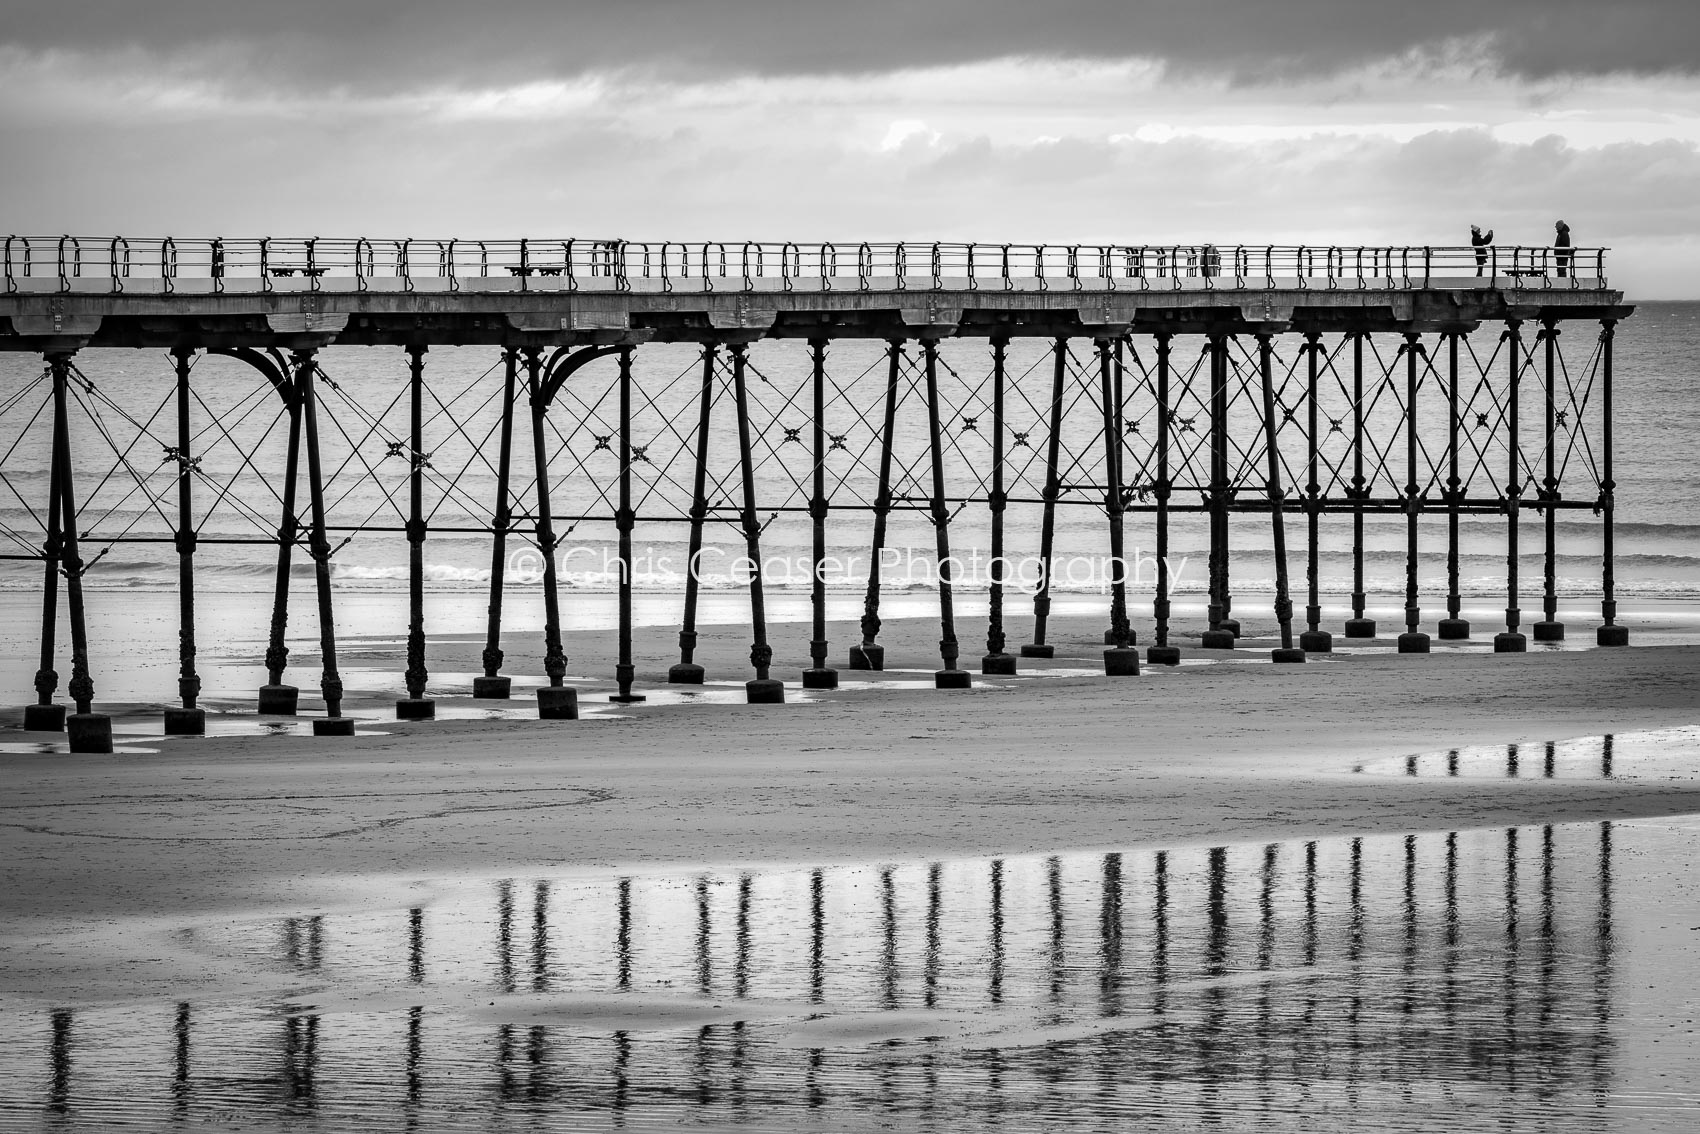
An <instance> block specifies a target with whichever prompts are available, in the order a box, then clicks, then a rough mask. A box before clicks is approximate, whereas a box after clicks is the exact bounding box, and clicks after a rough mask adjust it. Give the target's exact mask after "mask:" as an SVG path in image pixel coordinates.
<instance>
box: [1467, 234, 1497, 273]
mask: <svg viewBox="0 0 1700 1134" xmlns="http://www.w3.org/2000/svg"><path fill="white" fill-rule="evenodd" d="M1492 243H1493V229H1491V228H1490V229H1488V230H1487V231H1486V232H1483V231H1482V226H1481V225H1479V224H1473V225H1471V226H1470V245H1471V246H1472V247H1473V248H1475V250H1476V275H1478V276H1479V275H1481V274H1482V269H1483V268H1485V267H1487V261H1488V254H1487V249H1488V245H1490V244H1492Z"/></svg>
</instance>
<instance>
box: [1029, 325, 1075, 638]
mask: <svg viewBox="0 0 1700 1134" xmlns="http://www.w3.org/2000/svg"><path fill="white" fill-rule="evenodd" d="M1051 350H1052V362H1053V366H1052V370H1051V426H1050V435H1049V440H1048V442H1047V445H1046V453H1045V491H1044V497H1045V511H1044V515H1043V518H1042V519H1041V520H1040V522H1039V585H1038V587H1036V588H1035V589H1034V591H1033V640H1032V641H1031V642H1029V643H1027V644H1026V645H1023V646H1022V647H1021V656H1022V657H1024V658H1049V657H1055V656H1056V648H1055V647H1054V646H1051V645H1050V644H1049V643H1047V642H1046V641H1045V622H1046V620H1047V619H1049V618H1050V616H1051V567H1052V563H1051V551H1052V549H1053V547H1054V546H1055V540H1056V529H1057V498H1058V497H1059V496H1061V495H1062V467H1061V461H1062V418H1063V384H1064V381H1065V380H1066V378H1067V376H1068V339H1066V338H1063V337H1060V336H1059V337H1058V339H1057V341H1056V345H1055V346H1053V347H1052V348H1051Z"/></svg>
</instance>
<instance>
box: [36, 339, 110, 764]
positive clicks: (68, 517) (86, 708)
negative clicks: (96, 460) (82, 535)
mask: <svg viewBox="0 0 1700 1134" xmlns="http://www.w3.org/2000/svg"><path fill="white" fill-rule="evenodd" d="M47 362H48V365H49V367H51V368H52V371H53V449H54V454H55V456H56V457H57V460H55V461H54V462H53V464H54V467H55V468H56V469H57V474H58V478H59V531H60V543H59V562H60V565H61V566H62V568H63V569H64V572H65V600H66V601H65V606H66V612H67V613H68V614H69V615H70V616H71V680H70V681H69V682H67V683H66V685H65V691H66V692H67V693H69V694H70V695H71V700H72V701H74V702H75V703H76V707H77V711H76V712H74V713H72V714H71V715H70V716H68V717H66V718H65V732H66V739H67V740H69V741H70V748H71V751H72V752H90V753H102V752H111V751H112V718H111V717H109V716H107V715H106V714H105V713H97V712H95V711H94V679H93V678H92V677H90V676H89V636H88V623H87V620H86V618H85V616H84V612H83V559H82V556H81V555H80V554H79V553H78V550H77V496H76V491H75V487H74V482H75V472H74V471H73V463H72V459H71V424H70V410H69V405H68V398H69V395H70V377H71V355H70V354H69V353H60V354H51V355H48V356H47Z"/></svg>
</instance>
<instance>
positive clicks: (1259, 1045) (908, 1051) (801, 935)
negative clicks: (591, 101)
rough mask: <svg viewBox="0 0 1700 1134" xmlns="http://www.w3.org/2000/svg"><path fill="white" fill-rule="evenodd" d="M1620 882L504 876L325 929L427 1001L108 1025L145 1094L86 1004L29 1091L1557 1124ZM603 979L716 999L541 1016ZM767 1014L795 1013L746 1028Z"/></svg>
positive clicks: (1583, 830) (1203, 854) (1459, 858)
mask: <svg viewBox="0 0 1700 1134" xmlns="http://www.w3.org/2000/svg"><path fill="white" fill-rule="evenodd" d="M1612 885H1613V871H1612V828H1611V825H1610V824H1609V823H1607V824H1600V825H1598V826H1592V825H1573V826H1566V827H1559V828H1554V827H1544V828H1540V827H1537V828H1521V829H1519V828H1512V829H1509V830H1503V831H1471V832H1452V833H1437V834H1421V835H1406V836H1386V837H1371V838H1357V839H1332V840H1325V841H1320V842H1310V843H1304V844H1271V845H1268V846H1247V847H1217V848H1206V849H1198V850H1179V851H1164V852H1157V853H1154V854H1153V853H1120V854H1108V855H1103V856H1098V857H1088V856H1062V857H1055V856H1053V857H1050V858H1025V859H1000V860H995V861H992V862H983V861H982V862H952V863H934V864H927V865H906V866H883V867H870V868H822V869H816V870H797V871H777V872H763V873H751V872H745V873H741V874H735V875H731V876H721V875H712V874H711V875H703V876H698V877H692V878H669V877H648V876H634V877H629V878H623V879H612V878H611V879H607V880H598V881H579V882H562V881H546V880H545V881H538V882H534V883H529V884H523V885H522V884H520V883H519V882H517V881H507V882H502V883H499V884H497V885H496V886H495V887H494V888H493V893H492V894H491V897H490V899H489V904H487V905H484V906H482V908H479V907H477V906H474V907H470V908H468V907H464V906H454V905H452V904H451V905H450V906H449V907H448V908H444V909H443V910H442V912H441V913H438V912H436V910H437V909H438V907H433V908H432V909H431V910H427V911H424V913H423V914H421V912H420V911H417V910H415V911H401V912H399V913H395V912H385V913H375V914H371V915H363V916H355V915H343V916H339V917H337V918H334V919H331V921H332V924H333V925H334V927H335V932H334V934H333V933H327V934H326V935H325V937H324V944H323V945H322V948H323V950H324V956H323V958H322V962H323V965H324V968H325V971H326V972H335V973H341V974H344V977H343V979H346V980H350V981H354V982H356V983H362V982H370V983H371V984H373V985H374V986H382V985H384V984H386V983H387V982H390V981H394V980H398V979H399V980H402V981H403V982H407V983H414V982H413V981H412V978H410V976H409V974H411V973H417V972H419V971H420V970H421V968H422V961H421V953H424V954H425V955H428V956H429V957H430V958H431V967H430V969H429V971H428V972H427V974H426V975H425V977H424V979H423V980H420V981H417V982H416V983H417V986H418V987H419V991H420V998H421V1001H422V1002H423V1003H424V1004H425V1005H426V1006H425V1007H415V1008H411V1009H403V1010H384V1011H377V1012H369V1013H358V1012H357V1013H346V1012H345V1013H339V1014H337V1015H335V1016H322V1015H320V1014H318V1013H317V1012H315V1011H314V1010H312V1009H309V1008H305V1007H292V1008H284V1009H282V1010H281V1011H280V1012H279V1013H275V1014H264V1015H259V1016H256V1015H255V1014H253V1013H251V1012H250V1013H246V1014H235V1013H232V1012H231V1011H230V1009H228V1008H225V1007H221V1008H214V1009H211V1010H198V1009H197V1010H195V1011H194V1012H191V1008H190V1006H189V1005H187V1004H184V1005H180V1006H178V1008H177V1010H176V1015H175V1018H174V1020H162V1021H161V1032H160V1034H159V1035H155V1036H152V1037H151V1038H150V1036H148V1035H146V1034H134V1035H130V1036H128V1037H127V1042H129V1043H131V1044H140V1045H144V1046H146V1045H149V1044H158V1043H160V1042H169V1043H170V1044H171V1047H172V1050H174V1051H175V1060H174V1061H172V1060H170V1059H167V1060H164V1061H161V1062H159V1063H158V1064H157V1065H158V1066H159V1067H161V1068H163V1069H164V1072H163V1073H164V1074H166V1075H167V1076H168V1077H169V1079H170V1082H169V1083H168V1084H167V1089H166V1090H164V1091H161V1090H160V1089H159V1087H158V1085H156V1084H153V1083H151V1082H149V1081H147V1079H146V1076H149V1075H152V1074H154V1072H153V1071H152V1070H151V1069H150V1070H146V1071H143V1070H138V1069H140V1068H144V1067H145V1068H151V1067H153V1066H154V1065H155V1064H154V1063H153V1062H152V1061H150V1060H147V1059H142V1058H138V1055H137V1053H135V1052H131V1053H129V1054H128V1055H127V1056H126V1057H125V1058H123V1059H120V1060H118V1061H116V1062H114V1061H112V1060H109V1059H106V1058H104V1057H101V1055H100V1053H101V1052H102V1050H103V1049H104V1047H105V1046H106V1045H108V1044H112V1043H120V1042H125V1037H123V1036H121V1035H114V1034H113V1032H112V1030H111V1029H110V1028H107V1027H105V1026H104V1025H102V1024H101V1023H100V1020H99V1010H98V1009H96V1010H91V1011H90V1013H89V1014H90V1015H91V1016H92V1017H94V1018H93V1019H91V1020H84V1019H83V1018H81V1014H80V1013H79V1014H78V1018H77V1019H76V1020H73V1013H72V1012H70V1011H64V1012H59V1013H55V1014H54V1015H53V1017H52V1020H51V1027H50V1028H49V1029H48V1030H47V1033H46V1034H45V1036H44V1040H45V1042H46V1044H47V1046H48V1051H47V1058H46V1060H45V1062H40V1063H39V1065H40V1066H42V1067H43V1068H44V1070H45V1074H44V1078H43V1080H42V1082H43V1089H42V1093H41V1094H39V1095H37V1096H35V1099H36V1101H35V1102H34V1103H33V1105H35V1106H38V1107H39V1106H43V1105H45V1107H46V1109H47V1110H48V1112H49V1113H55V1114H61V1115H66V1116H68V1117H69V1118H72V1119H78V1118H86V1117H87V1116H88V1115H89V1114H90V1113H93V1111H94V1110H95V1109H96V1108H98V1107H99V1106H101V1105H108V1104H107V1103H105V1102H103V1100H106V1099H110V1098H112V1097H115V1096H116V1095H122V1096H124V1097H126V1098H139V1099H154V1098H161V1099H167V1100H169V1106H170V1107H171V1108H173V1113H178V1114H181V1115H186V1116H187V1117H189V1118H191V1119H192V1118H194V1117H195V1116H196V1115H197V1114H199V1113H202V1112H203V1110H204V1108H215V1107H220V1106H243V1107H247V1108H251V1109H250V1111H249V1112H250V1113H255V1114H269V1113H278V1114H281V1113H283V1112H289V1111H296V1110H301V1109H304V1108H311V1109H313V1110H314V1111H315V1113H316V1114H317V1115H318V1116H319V1120H320V1121H349V1120H352V1119H354V1118H359V1119H360V1120H361V1121H362V1123H363V1124H366V1122H367V1120H370V1123H371V1124H375V1127H376V1128H379V1129H385V1128H388V1125H387V1124H388V1123H390V1121H391V1118H392V1117H393V1116H394V1115H396V1114H400V1115H402V1116H404V1117H405V1120H406V1122H407V1123H408V1125H409V1126H410V1127H411V1126H414V1125H417V1126H418V1128H421V1129H428V1128H430V1127H431V1125H432V1120H431V1116H432V1115H434V1114H439V1115H440V1114H448V1113H455V1114H459V1115H462V1116H465V1115H484V1116H486V1117H487V1118H489V1119H490V1120H491V1121H496V1120H498V1119H499V1118H500V1116H503V1115H509V1116H520V1115H532V1116H537V1117H541V1116H544V1115H549V1116H555V1117H557V1118H558V1117H560V1116H563V1115H580V1116H584V1115H592V1114H594V1115H597V1116H600V1118H601V1119H602V1120H610V1119H611V1120H615V1121H629V1122H632V1123H636V1124H640V1125H641V1124H643V1123H649V1122H672V1121H689V1120H717V1121H725V1122H733V1121H739V1120H744V1119H748V1120H753V1119H756V1118H762V1119H764V1120H770V1121H771V1120H777V1119H779V1118H780V1117H781V1116H783V1115H785V1114H788V1113H795V1112H796V1110H797V1109H798V1108H803V1109H808V1108H815V1109H823V1108H824V1109H828V1110H830V1109H831V1108H834V1107H843V1108H850V1107H854V1108H857V1109H858V1112H859V1113H860V1112H865V1111H866V1110H867V1108H869V1107H872V1108H874V1111H875V1112H877V1113H883V1114H887V1115H892V1116H895V1115H907V1114H915V1113H926V1114H930V1115H933V1116H935V1117H936V1118H939V1119H941V1120H942V1119H945V1118H955V1119H958V1120H961V1121H970V1122H975V1121H979V1122H986V1121H992V1120H994V1119H1003V1120H1007V1121H1011V1122H1021V1123H1024V1124H1032V1123H1041V1124H1043V1123H1047V1122H1052V1121H1056V1122H1064V1121H1066V1120H1068V1119H1074V1120H1078V1121H1087V1120H1088V1119H1090V1120H1091V1121H1098V1122H1102V1121H1105V1120H1107V1119H1108V1118H1110V1117H1113V1116H1115V1115H1118V1114H1123V1113H1128V1112H1130V1111H1133V1110H1138V1109H1140V1108H1149V1109H1151V1110H1153V1111H1162V1110H1165V1109H1166V1108H1171V1107H1173V1108H1184V1109H1186V1110H1187V1112H1188V1113H1191V1114H1194V1115H1197V1116H1199V1117H1201V1118H1206V1119H1208V1118H1209V1117H1210V1116H1211V1115H1216V1116H1226V1115H1227V1114H1228V1113H1230V1112H1231V1113H1236V1114H1244V1113H1248V1112H1250V1113H1262V1114H1265V1115H1278V1114H1286V1113H1290V1112H1292V1111H1293V1110H1294V1108H1296V1107H1302V1108H1303V1109H1305V1110H1306V1112H1307V1113H1315V1114H1326V1113H1331V1112H1332V1111H1333V1110H1335V1109H1337V1108H1343V1107H1347V1106H1354V1105H1355V1106H1362V1105H1369V1104H1370V1103H1372V1102H1373V1103H1375V1105H1384V1106H1386V1107H1390V1108H1393V1109H1392V1110H1389V1111H1387V1113H1397V1108H1398V1107H1400V1106H1412V1105H1431V1104H1438V1103H1440V1102H1442V1101H1444V1102H1445V1104H1446V1105H1447V1106H1448V1107H1449V1108H1451V1109H1452V1110H1453V1112H1454V1113H1455V1114H1456V1115H1457V1116H1458V1118H1459V1120H1460V1121H1462V1122H1466V1123H1468V1122H1471V1121H1474V1120H1478V1119H1479V1120H1480V1121H1481V1122H1482V1123H1484V1124H1492V1122H1493V1121H1494V1116H1497V1115H1503V1114H1507V1113H1510V1112H1511V1111H1512V1110H1515V1111H1516V1112H1517V1113H1518V1114H1519V1115H1524V1114H1539V1113H1544V1110H1543V1108H1552V1109H1553V1112H1554V1113H1559V1112H1563V1113H1565V1114H1569V1115H1573V1114H1575V1113H1576V1112H1577V1111H1578V1110H1584V1111H1586V1110H1591V1109H1593V1108H1597V1107H1598V1106H1600V1105H1603V1103H1604V1101H1605V1099H1606V1097H1607V1095H1608V1094H1609V1093H1610V1092H1611V1091H1612V1090H1613V1089H1614V1085H1615V1083H1616V1074H1617V1069H1616V1064H1615V1061H1614V1043H1615V1041H1614V1039H1613V1034H1612V1028H1613V1017H1614V1012H1615V1009H1614V1006H1613V968H1612V965H1613V948H1614V937H1613V933H1614V928H1613V913H1612ZM285 938H287V933H286V934H285ZM272 940H273V941H277V940H279V939H278V938H276V937H273V938H272ZM234 944H236V945H237V946H238V947H240V942H239V941H238V942H235V943H234ZM280 948H281V949H282V950H283V951H284V953H285V955H286V956H287V948H288V946H287V944H285V945H282V946H280ZM479 972H482V973H483V974H484V977H483V979H484V981H485V983H486V984H487V987H488V988H489V989H490V990H491V992H492V993H500V994H502V995H503V998H501V999H498V1000H497V1005H498V1006H499V1008H498V1009H493V1011H499V1012H501V1015H499V1016H497V1017H496V1019H497V1020H498V1021H499V1022H495V1023H479V1022H477V1021H475V1020H472V1019H469V1018H466V1017H465V1016H462V1015H460V1014H458V1013H456V1012H454V1011H451V1010H448V1009H443V1008H435V1007H430V1006H429V1005H430V1004H431V1003H432V1002H433V996H432V992H431V989H432V986H433V985H435V984H437V982H438V981H439V980H446V981H447V982H448V983H447V984H446V985H445V986H444V987H445V991H447V990H449V989H452V988H455V987H461V985H460V982H461V981H463V980H464V979H465V978H466V976H467V975H469V974H473V973H479ZM522 973H523V979H522ZM623 989H635V990H640V991H639V992H635V993H627V994H626V996H629V997H630V999H629V1000H627V999H625V997H621V1000H620V1002H621V1003H623V1004H630V1005H631V1011H633V1012H642V1011H644V1010H645V1007H644V1006H645V1005H654V1004H665V1005H671V1006H677V1005H680V1004H682V1003H688V1004H697V1005H699V1006H706V1005H709V1004H714V1005H720V1006H723V1008H724V1010H723V1011H719V1012H715V1013H713V1015H715V1016H717V1017H719V1018H720V1019H718V1020H717V1021H716V1022H711V1023H698V1022H692V1021H684V1022H681V1023H679V1024H678V1025H676V1026H674V1027H673V1028H672V1029H671V1030H669V1029H667V1028H665V1027H659V1028H652V1029H647V1030H634V1029H632V1028H631V1027H629V1026H624V1025H616V1026H598V1025H597V1024H595V1023H594V1022H592V1021H590V1020H586V1021H584V1022H578V1023H563V1022H553V1023H552V1022H549V1016H550V1013H551V1011H552V1008H551V1005H552V1004H554V1003H556V1001H555V1000H554V999H552V996H553V995H554V994H567V995H568V996H571V995H572V994H585V995H592V996H597V995H618V994H619V993H620V991H621V990H623ZM510 992H512V993H515V994H516V995H514V996H513V997H512V998H511V999H510V998H507V994H508V993H510ZM536 994H546V995H543V996H542V997H541V999H537V998H535V997H536ZM480 1002H482V1000H480ZM560 1003H562V1004H567V1005H570V1004H572V1003H573V1001H572V1000H570V999H569V1000H564V1001H560ZM741 1004H742V1005H748V1009H747V1011H745V1010H743V1009H740V1008H739V1005H741ZM775 1004H785V1005H789V1006H792V1011H791V1013H790V1015H789V1018H788V1019H787V1021H786V1022H785V1023H783V1024H774V1023H764V1022H763V1018H764V1015H765V1014H766V1013H767V1012H769V1011H771V1009H772V1008H773V1006H774V1005H775ZM612 1010H613V1011H623V1010H624V1009H620V1008H618V1007H616V1008H614V1009H612ZM815 1014H818V1015H815ZM841 1024H842V1025H843V1026H842V1027H840V1026H839V1025H841ZM964 1027H965V1028H966V1032H961V1031H957V1030H954V1029H961V1028H964ZM119 1032H122V1028H120V1029H119ZM268 1035H270V1036H272V1037H275V1038H274V1039H272V1040H271V1041H270V1043H269V1052H270V1053H269V1054H268V1041H267V1039H266V1036H268ZM161 1036H163V1037H164V1039H163V1040H162V1039H161ZM882 1037H883V1039H884V1042H880V1041H881V1039H882ZM929 1037H933V1038H929ZM941 1037H942V1040H941ZM32 1058H33V1059H35V1060H38V1061H39V1060H40V1057H39V1056H34V1057H32ZM114 1067H118V1068H123V1069H125V1070H123V1071H122V1072H119V1073H117V1075H118V1077H117V1078H114V1077H113V1076H114V1074H115V1073H114V1072H113V1071H112V1068H114ZM85 1068H86V1070H85ZM215 1068H216V1069H215ZM136 1076H142V1078H136ZM1299 1084H1302V1085H1303V1089H1302V1091H1301V1092H1298V1093H1295V1091H1296V1090H1297V1085H1299ZM1087 1100H1090V1101H1087ZM7 1105H9V1106H10V1105H16V1104H15V1103H11V1102H8V1103H7ZM161 1105H165V1104H163V1103H162V1104H161ZM3 1113H4V1112H0V1117H3ZM162 1117H163V1112H162Z"/></svg>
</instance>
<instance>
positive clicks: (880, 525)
mask: <svg viewBox="0 0 1700 1134" xmlns="http://www.w3.org/2000/svg"><path fill="white" fill-rule="evenodd" d="M886 358H887V362H888V366H887V370H886V380H885V426H884V429H883V430H882V431H881V433H880V483H879V491H878V492H877V493H876V494H875V495H874V542H873V549H872V554H871V555H870V556H869V561H868V593H867V597H866V598H865V599H863V601H862V643H861V645H858V646H851V647H850V668H851V669H884V668H885V647H884V646H882V645H879V644H878V642H877V641H876V639H877V638H878V637H879V633H880V554H881V553H882V552H883V551H884V550H885V526H886V517H887V516H888V515H889V514H890V513H891V505H892V500H891V445H892V439H893V436H894V434H895V432H896V430H897V401H898V392H897V384H898V378H899V375H900V368H901V367H902V365H903V340H902V339H892V340H891V344H890V346H889V347H888V348H887V351H886Z"/></svg>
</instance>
